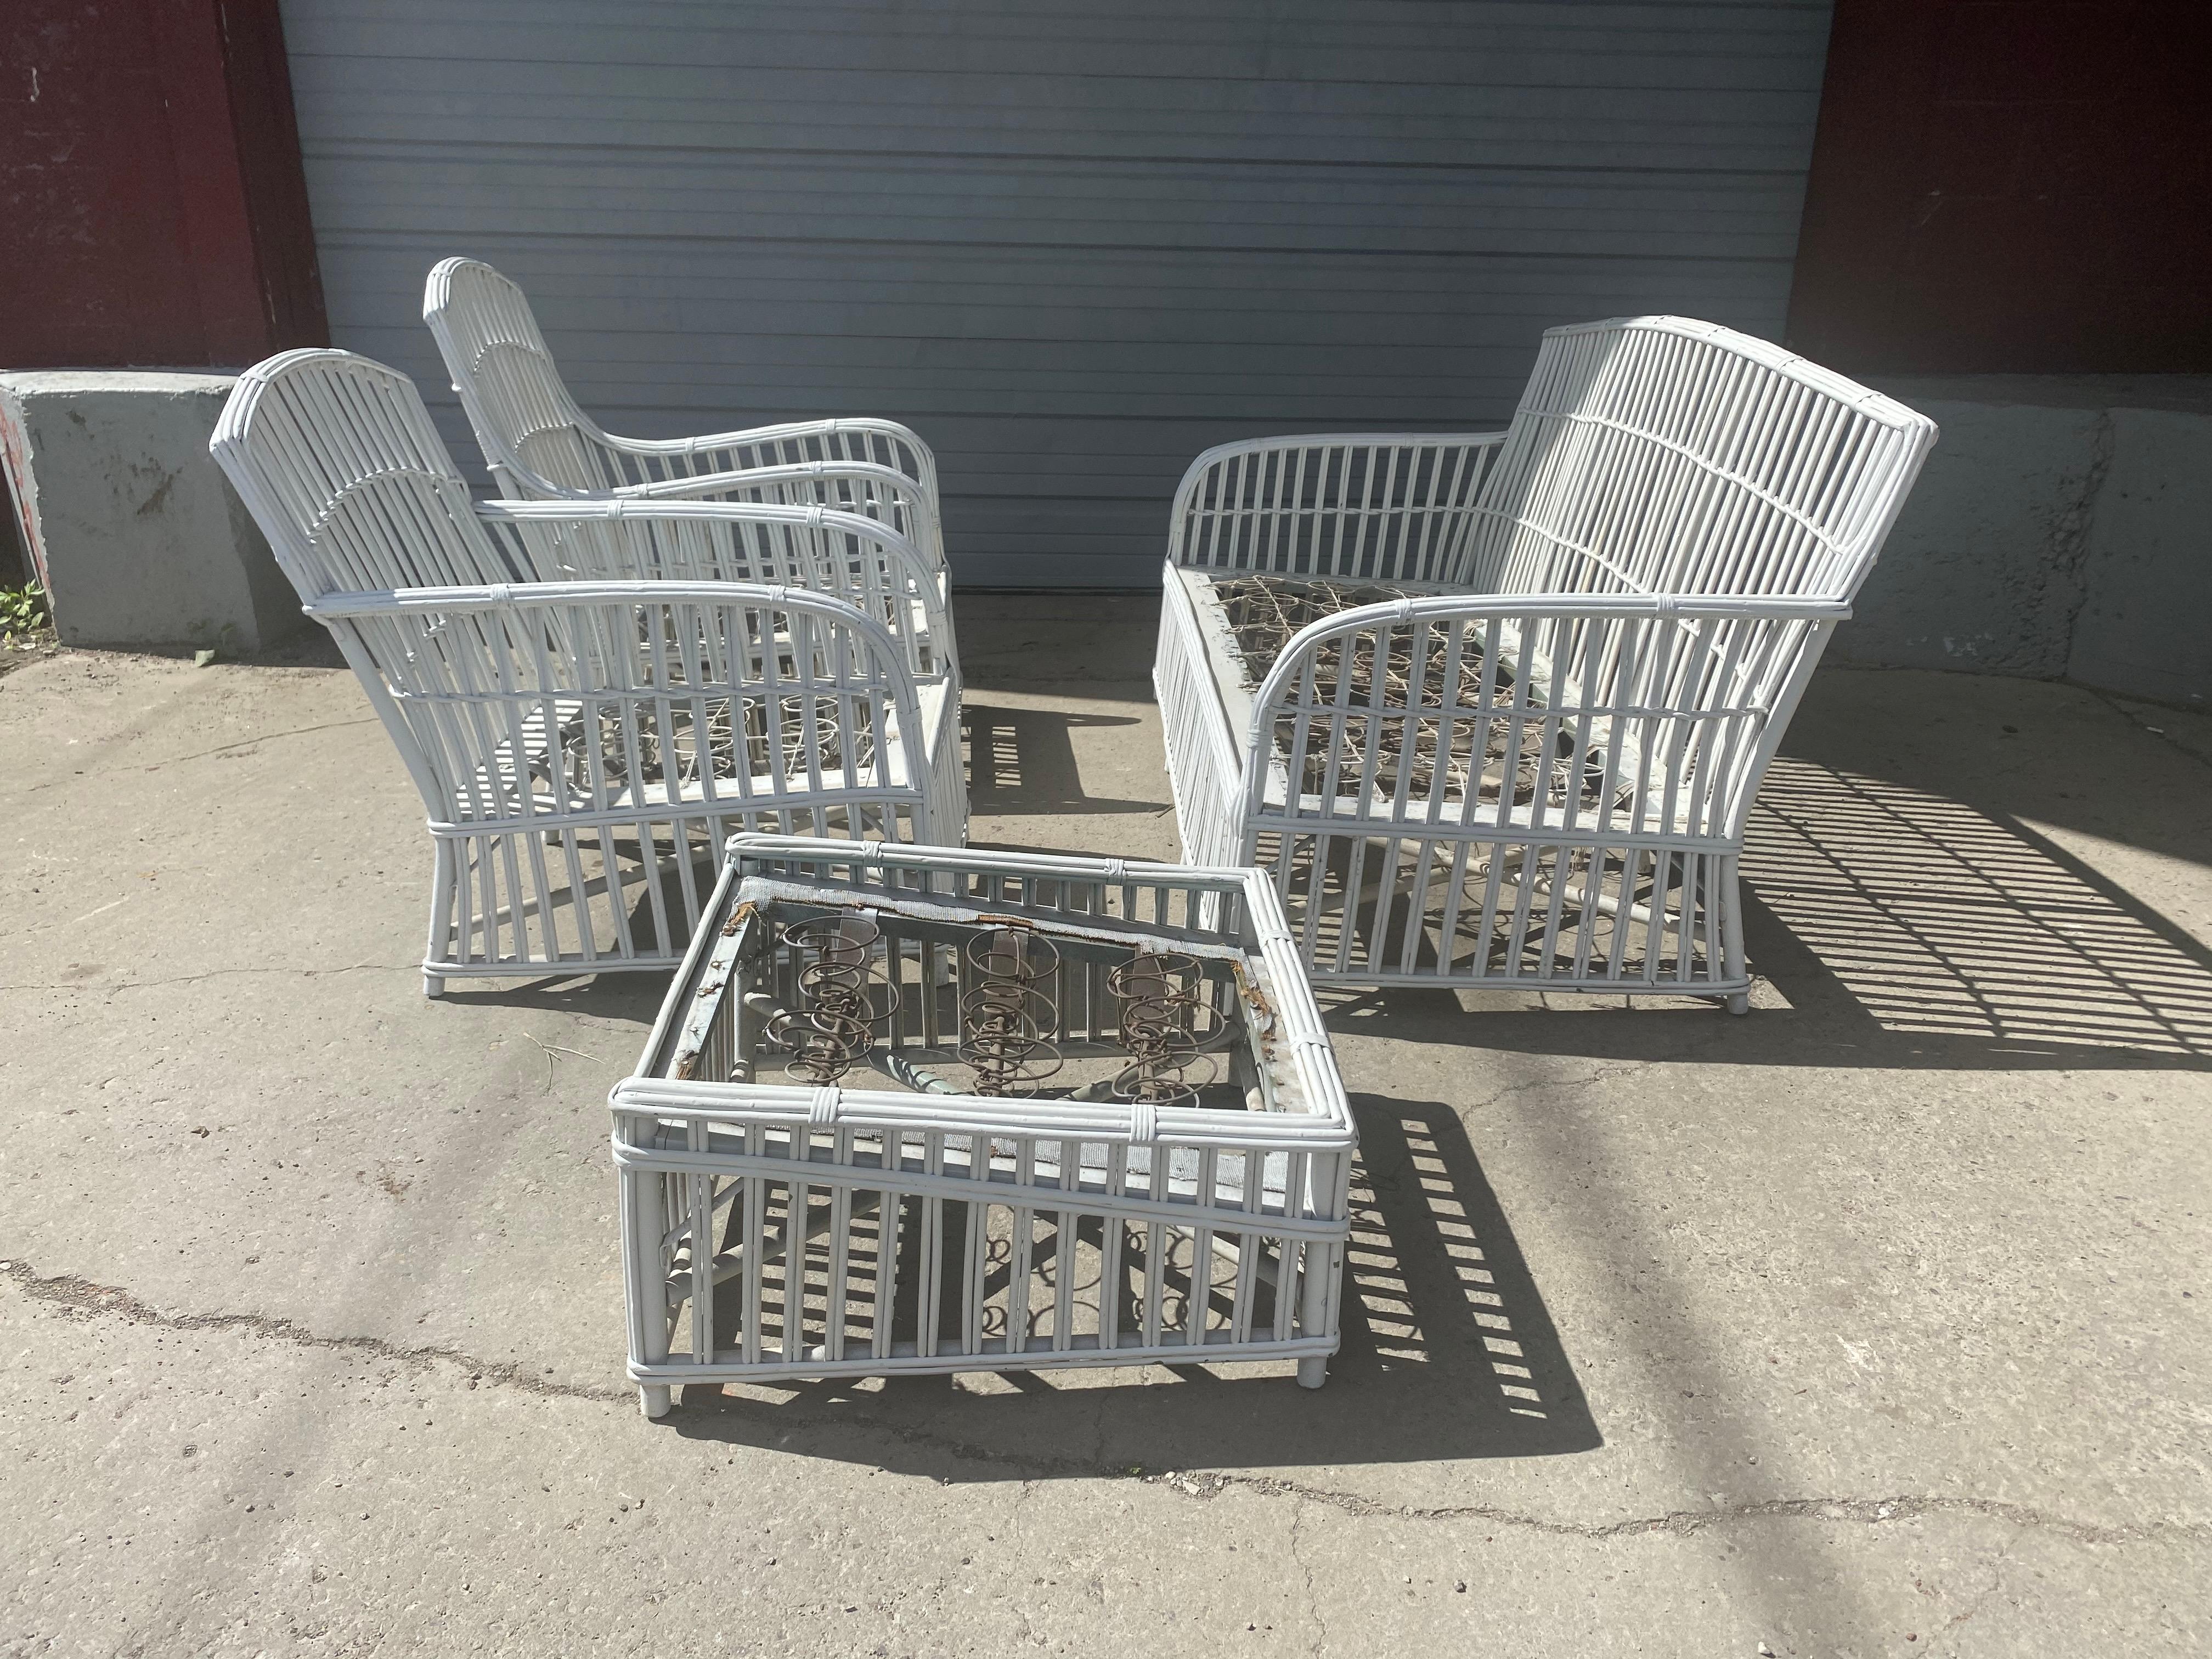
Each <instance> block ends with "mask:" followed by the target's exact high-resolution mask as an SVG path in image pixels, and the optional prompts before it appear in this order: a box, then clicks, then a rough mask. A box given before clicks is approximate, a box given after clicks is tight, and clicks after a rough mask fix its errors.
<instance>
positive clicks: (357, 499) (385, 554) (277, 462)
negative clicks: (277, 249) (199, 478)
mask: <svg viewBox="0 0 2212 1659" xmlns="http://www.w3.org/2000/svg"><path fill="white" fill-rule="evenodd" d="M209 448H210V451H211V452H212V453H214V455H215V458H216V460H217V461H218V462H219V463H221V465H222V470H223V471H224V472H226V473H227V474H228V475H229V477H230V481H231V483H233V484H234V485H235V486H236V487H237V489H238V493H239V495H240V497H241V498H242V499H243V500H244V501H245V502H246V507H247V509H248V510H249V511H250V512H252V514H253V517H254V520H255V521H256V522H257V523H258V524H259V525H260V526H261V529H262V532H263V533H264V535H266V536H267V537H268V538H269V544H270V550H272V551H273V552H274V553H275V554H276V562H277V563H278V564H279V565H280V566H282V567H283V571H284V574H286V575H287V576H289V577H290V578H291V579H292V586H294V587H295V588H297V589H298V590H299V592H300V597H301V599H304V600H307V601H310V602H312V601H313V600H315V599H319V598H321V597H322V596H323V595H324V594H325V593H359V592H378V591H381V590H385V589H390V588H398V587H442V586H470V585H472V584H477V583H483V582H497V581H507V580H513V578H514V576H515V574H517V573H516V572H515V570H514V569H513V568H512V567H511V565H510V563H509V562H508V561H507V560H506V559H505V558H503V557H502V556H501V554H500V552H499V550H498V549H497V548H496V547H495V545H494V544H493V542H492V539H491V538H490V537H489V535H488V534H487V533H486V532H485V531H484V529H483V526H481V525H480V524H479V523H477V519H476V515H475V513H474V512H473V511H472V509H471V507H470V504H469V492H468V486H467V485H466V484H465V483H463V482H462V480H461V475H460V473H459V471H457V470H456V469H455V468H454V465H453V457H452V455H451V454H450V453H447V449H446V446H445V442H444V441H443V440H441V438H440V437H439V436H438V432H437V428H435V427H434V426H432V425H431V424H430V416H429V412H428V410H425V409H424V408H423V407H422V398H421V396H420V395H419V394H418V393H417V392H416V390H415V385H414V382H413V381H411V380H409V379H408V378H407V377H406V376H405V375H404V374H401V373H399V371H398V370H397V369H394V368H386V367H385V366H384V365H383V364H382V363H380V362H374V361H372V360H371V359H369V358H367V357H360V356H355V355H354V354H353V353H352V352H349V351H329V350H307V351H287V352H283V353H281V354H280V355H278V356H274V357H271V358H270V359H268V361H266V362H261V363H258V364H256V365H255V366H254V367H253V368H250V369H248V370H246V373H245V374H241V375H240V376H239V378H238V385H237V387H236V389H235V390H234V391H233V392H232V393H231V397H230V401H229V403H228V404H226V405H225V406H224V409H223V411H222V417H221V418H220V419H219V420H218V421H217V422H216V428H215V435H214V437H213V439H212V440H211V441H210V444H209Z"/></svg>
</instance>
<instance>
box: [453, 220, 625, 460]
mask: <svg viewBox="0 0 2212 1659" xmlns="http://www.w3.org/2000/svg"><path fill="white" fill-rule="evenodd" d="M422 320H423V321H425V322H426V323H428V324H429V325H430V332H431V333H432V334H433V335H434V336H435V337H436V338H437V342H438V349H439V351H440V352H441V353H442V354H443V355H444V356H445V359H446V370H447V373H448V374H451V375H452V376H453V390H454V391H455V392H458V393H459V395H460V399H461V408H462V409H463V410H465V411H466V413H467V415H468V417H469V425H470V426H471V428H473V429H474V430H475V432H476V435H477V444H478V445H479V446H481V447H482V448H483V453H484V459H485V461H486V463H487V464H488V465H489V466H490V467H491V469H492V473H493V476H494V477H495V478H496V479H497V480H498V483H499V486H500V490H501V494H502V495H512V496H518V497H520V496H532V495H571V494H577V495H598V494H601V493H604V492H605V491H607V490H609V489H615V488H617V487H618V486H620V485H622V484H624V483H635V482H636V481H635V479H632V478H629V477H623V476H622V472H621V469H620V465H619V462H618V460H617V457H616V456H615V455H614V454H612V453H611V452H610V450H609V449H608V447H607V445H606V443H605V441H604V438H603V436H602V435H601V434H600V432H599V428H598V427H596V426H595V425H593V424H592V420H591V417H590V416H587V415H586V414H585V413H584V411H583V410H581V409H580V408H578V407H577V405H576V400H575V399H574V398H571V397H570V396H569V395H568V386H566V385H564V384H563V383H562V379H561V371H560V369H559V368H557V367H556V366H555V364H554V362H553V352H552V349H551V348H550V347H549V346H548V345H547V344H546V343H545V336H544V334H543V333H542V332H541V331H539V329H538V319H537V317H536V315H535V314H534V313H532V311H531V309H530V300H529V297H528V296H527V295H525V294H524V293H523V291H522V289H520V287H518V286H517V285H516V284H515V283H513V282H510V281H509V280H508V279H507V277H505V276H501V274H500V273H499V272H498V271H496V270H493V269H492V268H491V267H490V266H489V265H488V264H484V263H483V261H482V260H480V259H442V260H441V261H439V263H438V264H436V265H435V266H434V267H432V269H431V271H430V279H429V283H428V285H427V286H426V287H425V289H424V290H423V297H422Z"/></svg>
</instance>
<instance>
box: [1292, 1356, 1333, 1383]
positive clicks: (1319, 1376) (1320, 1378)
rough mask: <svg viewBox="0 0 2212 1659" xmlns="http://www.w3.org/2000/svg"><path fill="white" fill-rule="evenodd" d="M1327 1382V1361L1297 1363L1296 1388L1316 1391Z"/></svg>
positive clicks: (1302, 1360) (1315, 1360) (1311, 1360)
mask: <svg viewBox="0 0 2212 1659" xmlns="http://www.w3.org/2000/svg"><path fill="white" fill-rule="evenodd" d="M1326 1382H1328V1360H1327V1359H1325V1358H1315V1359H1301V1360H1300V1361H1298V1386H1299V1387H1300V1388H1302V1389H1317V1388H1319V1387H1321V1385H1322V1383H1326Z"/></svg>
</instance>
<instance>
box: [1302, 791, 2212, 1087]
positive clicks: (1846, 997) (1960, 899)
mask: <svg viewBox="0 0 2212 1659" xmlns="http://www.w3.org/2000/svg"><path fill="white" fill-rule="evenodd" d="M1744 876H1745V881H1746V906H1745V908H1746V922H1745V931H1746V936H1747V943H1748V945H1749V949H1750V954H1751V961H1752V966H1753V969H1754V970H1755V971H1756V972H1758V973H1759V975H1762V976H1763V977H1765V979H1766V980H1767V981H1769V983H1770V984H1771V986H1772V987H1774V989H1775V991H1776V992H1778V994H1780V996H1781V997H1782V999H1783V1000H1785V1001H1786V1002H1787V1003H1788V1004H1789V1006H1788V1007H1787V1008H1786V1009H1772V1008H1755V1009H1754V1010H1753V1012H1752V1013H1751V1014H1750V1015H1749V1016H1748V1017H1747V1018H1742V1019H1731V1018H1727V1017H1726V1016H1724V1015H1723V1014H1721V1013H1720V1012H1718V1011H1717V1009H1715V1008H1713V1007H1712V1006H1706V1005H1701V1006H1680V1005H1676V1006H1653V1005H1652V1004H1650V1003H1644V1004H1632V1005H1631V1006H1627V1007H1625V1008H1624V1007H1621V1006H1619V1005H1620V1002H1621V1001H1622V1000H1623V999H1609V1001H1611V1002H1612V1004H1613V1006H1602V1005H1603V1003H1604V1002H1606V1001H1608V1000H1607V999H1577V998H1570V997H1565V996H1562V997H1561V998H1560V999H1559V1003H1560V1004H1561V1006H1560V1007H1559V1008H1558V1009H1553V1008H1543V1007H1512V1008H1503V1009H1497V1008H1493V1009H1486V1010H1485V1011H1484V1012H1480V1013H1479V1014H1472V1015H1471V1014H1469V1013H1468V1012H1466V1011H1465V1010H1464V1009H1463V1008H1462V1005H1461V1002H1460V1000H1459V998H1458V997H1457V996H1456V995H1454V994H1449V993H1445V992H1419V991H1416V992H1406V991H1391V992H1387V993H1370V994H1354V995H1347V996H1339V997H1332V998H1329V999H1327V1000H1328V1005H1329V1016H1330V1018H1329V1023H1330V1024H1331V1026H1332V1027H1333V1028H1334V1029H1336V1030H1342V1031H1358V1032H1361V1033H1364V1034H1368V1035H1373V1036H1394V1037H1400V1038H1404V1039H1407V1040H1411V1041H1416V1042H1441V1043H1448V1044H1455V1045H1459V1046H1469V1047H1475V1048H1490V1049H1498V1050H1504V1051H1510V1052H1522V1053H1535V1054H1577V1055H1583V1056H1589V1057H1593V1058H1613V1059H1623V1060H1667V1059H1688V1058H1694V1059H1696V1060H1700V1061H1703V1062H1707V1063H1721V1064H1727V1063H1730V1062H1734V1063H1738V1064H1742V1065H1752V1066H1866V1067H1874V1068H1898V1069H1904V1070H1962V1071H1968V1070H1997V1071H2035V1070H2081V1069H2089V1070H2096V1069H2102V1070H2115V1071H2126V1070H2147V1071H2192V1072H2194V1071H2212V951H2208V950H2207V949H2206V948H2205V946H2204V945H2203V944H2202V943H2200V942H2199V941H2198V940H2197V939H2194V938H2192V937H2191V935H2190V934H2189V933H2187V932H2186V931H2185V929H2183V928H2181V927H2178V926H2176V925H2175V924H2174V923H2173V922H2172V921H2169V920H2168V919H2167V918H2166V917H2165V916H2163V915H2160V914H2159V913H2158V912H2157V911H2155V910H2154V909H2152V908H2149V907H2148V906H2147V905H2145V904H2143V903H2142V902H2141V901H2140V900H2139V899H2137V898H2136V896H2134V895H2132V894H2130V892H2128V891H2127V890H2124V889H2123V888H2121V887H2119V886H2118V885H2116V884H2114V883H2113V882H2112V881H2111V880H2110V879H2108V878H2106V877H2105V876H2103V875H2101V874H2100V873H2099V872H2097V871H2095V870H2093V869H2092V868H2091V867H2090V866H2087V864H2085V863H2083V862H2082V861H2081V860H2080V859H2078V858H2076V857H2075V856H2074V855H2073V854H2070V853H2069V852H2067V851H2066V850H2065V849H2064V848H2062V847H2060V846H2058V845H2057V843H2056V842H2052V841H2051V839H2050V838H2049V837H2048V836H2044V835H2042V834H2040V833H2039V832H2038V831H2037V830H2035V829H2033V828H2031V827H2030V826H2029V825H2027V823H2023V822H2021V820H2020V819H2018V818H2015V817H2011V816H2010V815H2008V814H2005V813H2002V812H1996V811H1987V810H1984V809H1982V808H1980V807H1978V806H1975V805H1969V804H1967V803H1966V802H1963V801H1960V800H1955V799H1949V798H1947V797H1946V796H1944V795H1942V794H1939V793H1935V792H1933V791H1930V790H1927V789H1922V788H1917V787H1913V786H1911V785H1910V784H1905V783H1899V782H1894V781H1889V780H1887V779H1882V778H1875V777H1869V776H1866V775H1861V774H1857V773H1853V772H1848V771H1844V770H1842V769H1838V768H1836V767H1833V766H1829V765H1824V764H1822V763H1819V762H1815V761H1810V760H1805V759H1800V758H1795V757H1783V758H1781V759H1779V760H1778V761H1777V762H1776V763H1775V764H1774V768H1773V769H1772V771H1771V773H1770V774H1769V775H1768V778H1767V781H1766V784H1765V787H1764V788H1763V789H1762V790H1761V791H1760V794H1759V805H1758V807H1757V808H1756V810H1755V811H1754V812H1753V823H1752V829H1751V834H1750V836H1749V838H1748V841H1747V845H1746V848H1745V854H1744ZM1575 1003H1581V1004H1583V1005H1584V1006H1579V1007H1576V1006H1570V1005H1571V1004H1575ZM1593 1004H1595V1005H1598V1006H1590V1005H1593Z"/></svg>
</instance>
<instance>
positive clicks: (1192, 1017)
mask: <svg viewBox="0 0 2212 1659" xmlns="http://www.w3.org/2000/svg"><path fill="white" fill-rule="evenodd" d="M1106 988H1107V989H1108V990H1109V991H1111V992H1112V993H1113V994H1115V996H1116V997H1118V998H1120V999H1121V1047H1122V1048H1124V1049H1125V1050H1126V1051H1127V1053H1128V1054H1129V1055H1130V1060H1129V1063H1128V1064H1127V1066H1123V1067H1122V1068H1121V1070H1120V1071H1119V1072H1118V1073H1115V1077H1114V1097H1115V1099H1116V1100H1132V1101H1143V1102H1146V1103H1148V1104H1151V1105H1154V1106H1186V1105H1193V1104H1195V1103H1196V1102H1197V1099H1198V1091H1199V1090H1200V1088H1202V1087H1203V1086H1204V1085H1206V1084H1209V1083H1211V1082H1212V1081H1213V1080H1214V1079H1215V1078H1216V1077H1217V1076H1218V1075H1219V1067H1218V1065H1217V1064H1216V1063H1215V1061H1214V1059H1213V1057H1212V1055H1211V1054H1206V1052H1205V1050H1206V1049H1207V1048H1211V1047H1212V1046H1213V1044H1214V1043H1215V1042H1218V1041H1219V1040H1220V1038H1221V1037H1222V1036H1224V1035H1225V1031H1226V1030H1227V1026H1226V1022H1225V1021H1224V1020H1223V1018H1222V1017H1221V1012H1220V1010H1218V1008H1216V1007H1215V1006H1213V1003H1212V999H1211V998H1210V997H1209V996H1208V995H1207V994H1206V975H1205V974H1204V973H1203V972H1202V971H1201V970H1200V967H1199V964H1198V960H1197V958H1196V957H1188V956H1185V955H1184V954H1183V953H1182V952H1181V951H1145V950H1139V951H1137V952H1136V953H1135V954H1134V955H1133V956H1132V957H1130V958H1129V960H1128V961H1127V962H1125V963H1121V965H1120V966H1118V967H1116V968H1115V969H1111V970H1110V971H1109V973H1108V974H1107V975H1106Z"/></svg>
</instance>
